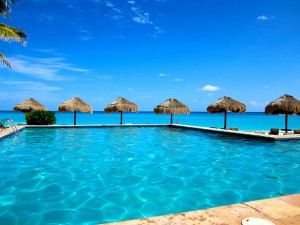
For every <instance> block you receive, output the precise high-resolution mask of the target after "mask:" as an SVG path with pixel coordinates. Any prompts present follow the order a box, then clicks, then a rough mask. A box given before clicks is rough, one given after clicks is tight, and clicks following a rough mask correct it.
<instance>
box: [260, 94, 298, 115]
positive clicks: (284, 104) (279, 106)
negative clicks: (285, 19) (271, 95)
mask: <svg viewBox="0 0 300 225" xmlns="http://www.w3.org/2000/svg"><path fill="white" fill-rule="evenodd" d="M265 113H266V114H294V113H295V114H298V115H300V101H299V100H298V99H296V98H294V97H293V96H291V95H287V94H285V95H283V96H281V97H280V98H278V99H276V100H274V101H272V102H270V103H269V104H268V105H267V106H266V108H265Z"/></svg>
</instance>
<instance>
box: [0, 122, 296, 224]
mask: <svg viewBox="0 0 300 225" xmlns="http://www.w3.org/2000/svg"><path fill="white" fill-rule="evenodd" d="M0 143H1V145H0V152H1V158H0V165H1V170H0V193H1V194H0V224H6V225H10V224H18V225H21V224H22V225H26V224H30V225H31V224H52V225H54V224H72V225H73V224H97V223H106V222H112V221H120V220H127V219H134V218H141V217H150V216H157V215H163V214H169V213H178V212H183V211H190V210H197V209H204V208H208V207H214V206H220V205H226V204H233V203H238V202H243V201H250V200H255V199H261V198H268V197H274V196H279V195H285V194H293V193H299V192H300V185H299V184H300V174H299V169H300V160H299V159H300V142H299V141H291V142H265V141H264V142H262V141H260V140H251V139H243V138H241V137H238V138H237V137H230V136H226V135H221V134H212V133H204V132H199V131H195V130H185V129H180V128H169V127H161V128H159V127H156V128H155V127H144V128H143V127H140V128H138V127H113V128H68V129H64V128H58V129H53V128H52V129H51V128H48V129H33V128H31V129H26V130H23V131H22V132H21V135H20V136H19V137H17V138H13V137H7V138H4V139H2V140H0Z"/></svg>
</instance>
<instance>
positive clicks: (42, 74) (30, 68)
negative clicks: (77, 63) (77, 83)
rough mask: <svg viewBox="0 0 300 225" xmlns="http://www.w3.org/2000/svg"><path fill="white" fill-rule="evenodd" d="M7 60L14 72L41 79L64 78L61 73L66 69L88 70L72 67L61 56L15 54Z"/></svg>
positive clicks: (81, 71) (80, 71)
mask: <svg viewBox="0 0 300 225" xmlns="http://www.w3.org/2000/svg"><path fill="white" fill-rule="evenodd" d="M9 61H10V62H11V64H12V66H13V70H14V71H15V72H17V73H21V74H25V75H28V76H30V77H34V78H39V79H42V80H55V81H57V80H66V79H67V78H66V77H65V76H64V75H61V74H62V73H65V72H66V71H72V72H78V73H86V72H88V70H86V69H82V68H78V67H74V66H73V65H71V64H68V63H65V62H64V61H65V59H64V58H61V57H53V58H33V57H27V56H17V57H12V58H9Z"/></svg>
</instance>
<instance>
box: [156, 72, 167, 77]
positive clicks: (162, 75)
mask: <svg viewBox="0 0 300 225" xmlns="http://www.w3.org/2000/svg"><path fill="white" fill-rule="evenodd" d="M158 76H159V77H168V76H170V74H168V73H160V74H159V75H158Z"/></svg>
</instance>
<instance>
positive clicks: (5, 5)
mask: <svg viewBox="0 0 300 225" xmlns="http://www.w3.org/2000/svg"><path fill="white" fill-rule="evenodd" d="M16 1H17V0H0V13H1V14H2V15H3V16H4V18H9V13H10V12H11V4H14V3H15V2H16ZM25 38H27V35H26V33H25V31H23V30H20V29H18V28H15V27H12V26H9V25H7V24H4V23H0V39H2V40H3V41H19V42H21V43H22V44H23V45H24V46H26V41H25V40H24V39H25ZM0 62H1V63H3V64H4V65H5V66H7V67H9V68H12V66H11V64H10V63H9V61H8V60H7V59H6V58H5V57H4V55H3V54H2V53H0Z"/></svg>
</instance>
